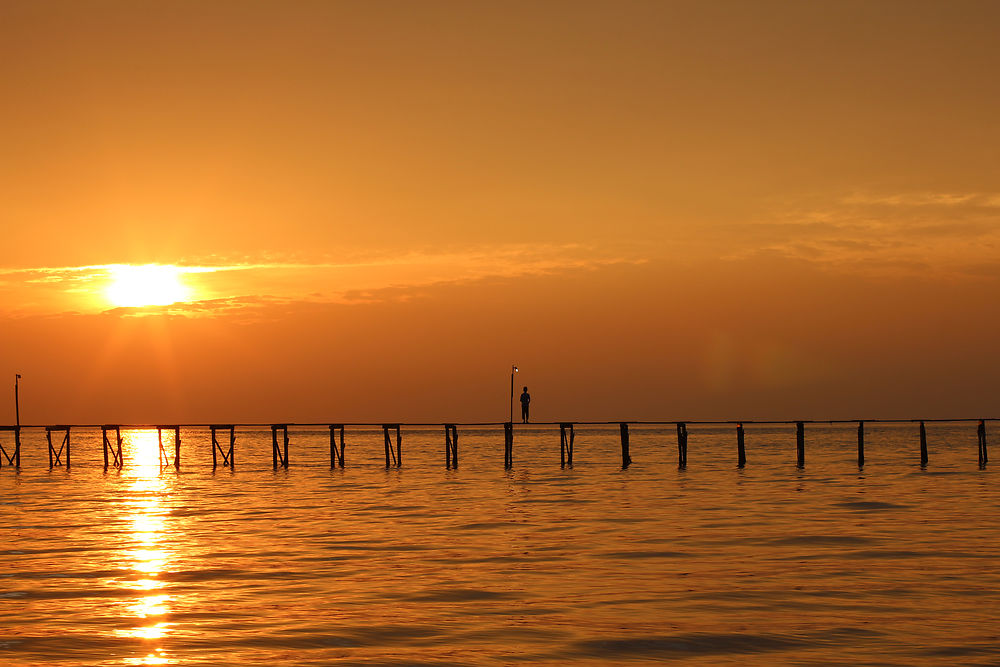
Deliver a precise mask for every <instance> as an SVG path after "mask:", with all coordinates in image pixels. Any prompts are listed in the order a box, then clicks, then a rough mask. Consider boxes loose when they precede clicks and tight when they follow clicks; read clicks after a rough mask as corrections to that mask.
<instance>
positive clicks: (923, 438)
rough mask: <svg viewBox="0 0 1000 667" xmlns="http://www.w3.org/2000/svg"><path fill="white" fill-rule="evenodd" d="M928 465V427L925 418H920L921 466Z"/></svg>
mask: <svg viewBox="0 0 1000 667" xmlns="http://www.w3.org/2000/svg"><path fill="white" fill-rule="evenodd" d="M926 466H927V428H926V427H925V426H924V420H922V419H921V420H920V467H922V468H923V467H926Z"/></svg>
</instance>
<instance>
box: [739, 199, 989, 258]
mask: <svg viewBox="0 0 1000 667" xmlns="http://www.w3.org/2000/svg"><path fill="white" fill-rule="evenodd" d="M726 231H727V233H729V234H730V235H732V236H733V237H736V238H738V239H739V241H738V242H737V243H734V244H732V245H733V246H734V247H736V248H737V250H735V251H733V252H731V253H729V254H728V255H727V258H729V259H741V258H746V257H759V256H761V255H762V254H764V253H767V254H771V255H775V256H784V257H789V258H798V259H803V260H807V261H810V262H812V263H814V264H818V265H821V266H825V267H827V268H829V269H831V270H845V271H852V272H858V271H860V272H867V273H896V274H898V273H915V272H920V273H924V274H926V273H928V272H929V273H931V274H935V275H953V276H958V275H964V276H967V277H971V276H980V277H982V276H986V275H990V274H989V273H988V272H984V271H983V270H982V268H981V267H982V266H989V265H991V264H994V263H997V262H1000V195H998V194H995V193H955V192H943V193H937V192H915V193H912V192H911V193H888V194H851V195H847V196H844V197H840V198H836V199H832V200H812V201H798V202H793V203H784V204H782V205H777V206H775V207H773V208H772V210H771V211H770V212H769V215H768V216H767V217H766V218H764V219H761V220H758V221H755V222H751V223H746V224H743V225H731V226H729V227H728V228H727V229H726Z"/></svg>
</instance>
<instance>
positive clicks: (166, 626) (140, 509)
mask: <svg viewBox="0 0 1000 667" xmlns="http://www.w3.org/2000/svg"><path fill="white" fill-rule="evenodd" d="M122 435H123V442H122V446H123V451H124V454H125V461H126V467H125V468H124V469H123V471H122V473H123V475H124V476H125V477H126V478H127V479H129V486H128V488H127V492H126V494H125V496H124V497H123V498H122V499H121V504H122V507H123V509H124V511H125V513H126V520H127V521H128V523H129V534H128V541H127V542H126V544H125V546H124V548H123V550H122V554H121V561H122V562H123V563H126V564H127V566H128V567H129V569H130V570H131V571H132V575H131V576H129V577H127V579H126V580H124V581H119V582H117V584H118V585H119V586H124V587H125V588H128V589H131V590H133V591H135V594H136V597H135V598H133V600H132V601H131V603H130V604H129V606H128V612H129V623H130V625H129V627H124V628H120V629H118V630H117V631H116V634H117V635H118V636H120V637H131V638H134V639H138V640H142V641H143V642H144V643H145V642H148V644H147V645H146V647H145V648H144V650H145V651H148V653H147V655H144V656H139V657H136V656H132V657H128V658H126V659H125V661H124V662H125V664H134V665H152V664H167V663H171V662H175V661H173V660H171V659H170V658H169V657H167V656H166V655H165V649H164V648H163V647H162V646H161V643H162V640H164V639H166V638H167V637H168V636H169V633H170V629H171V623H170V622H169V621H168V620H165V618H166V617H168V616H169V614H170V611H171V604H170V603H171V601H172V596H170V595H169V594H167V593H165V592H164V591H163V588H164V586H165V583H164V582H163V581H161V580H160V579H159V575H160V574H161V573H163V572H164V571H165V570H167V568H168V567H169V564H170V561H171V560H172V559H173V558H174V555H175V554H174V552H173V550H172V549H171V548H170V544H169V541H168V540H167V532H168V526H167V517H168V515H169V507H168V505H167V504H166V502H165V501H166V499H167V498H168V496H169V491H170V489H169V487H168V480H167V479H165V478H164V477H162V476H161V474H160V473H161V465H160V440H159V436H158V434H157V432H156V431H155V430H130V431H126V432H124V433H123V434H122ZM170 444H171V447H172V443H170ZM164 445H166V443H164Z"/></svg>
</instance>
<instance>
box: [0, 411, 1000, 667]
mask: <svg viewBox="0 0 1000 667" xmlns="http://www.w3.org/2000/svg"><path fill="white" fill-rule="evenodd" d="M927 428H928V430H927V440H928V463H927V465H926V466H921V462H920V450H919V435H918V430H917V426H916V425H915V424H894V425H890V424H870V425H869V426H868V428H867V438H866V464H865V465H864V467H863V468H861V469H859V467H858V463H857V449H856V448H857V436H856V429H855V427H854V426H852V425H839V426H838V425H831V426H827V425H813V424H808V425H806V432H805V443H806V459H805V465H804V467H802V468H799V467H797V465H796V439H795V427H794V425H787V426H786V425H780V426H763V425H755V424H748V425H747V426H746V458H747V462H746V465H745V466H744V467H743V468H739V467H738V466H737V445H736V434H735V430H734V427H733V426H709V425H704V426H698V425H692V426H690V427H689V440H688V460H687V465H686V467H683V468H681V467H679V466H678V453H677V437H676V431H675V429H674V427H673V426H672V425H670V426H662V427H655V426H651V427H638V426H634V427H633V428H632V430H631V438H630V440H631V457H632V461H633V462H632V464H631V465H630V466H628V467H627V468H623V467H622V461H621V448H620V440H619V431H618V427H617V425H610V426H586V427H585V426H577V427H576V429H575V443H574V458H573V465H572V466H569V465H567V466H562V465H561V464H560V434H559V428H558V426H553V425H528V426H522V425H517V426H516V428H515V436H514V438H515V441H514V454H513V468H512V469H510V470H507V469H505V468H504V459H503V455H504V451H503V448H504V439H503V429H502V427H493V426H490V427H462V426H460V427H459V428H458V434H459V465H458V467H457V468H453V469H448V468H446V466H445V438H444V430H443V429H442V428H439V427H438V428H430V427H427V428H423V427H421V428H416V427H414V428H407V427H403V429H402V453H403V457H402V465H401V466H399V467H390V468H388V469H387V468H386V466H385V458H384V442H383V433H382V431H381V429H366V428H362V427H354V428H352V427H348V428H347V429H346V431H345V454H346V464H345V466H344V467H343V468H340V467H336V468H332V469H331V466H330V459H329V456H330V452H329V432H328V431H327V429H325V428H308V427H291V428H290V429H289V460H288V463H289V465H288V468H287V469H286V468H284V467H279V468H278V469H274V467H273V459H272V447H271V432H270V430H269V429H267V428H257V429H254V428H237V431H236V443H235V448H234V451H235V461H234V463H235V465H234V467H233V468H232V469H230V468H228V467H223V466H221V465H220V466H218V467H216V468H213V467H212V457H211V451H212V450H211V440H210V437H209V434H208V431H207V429H199V428H191V429H183V430H182V432H181V441H182V461H181V466H180V468H179V469H175V468H174V467H173V466H172V465H167V466H162V465H161V464H160V461H159V460H158V455H159V442H158V439H157V432H156V431H155V430H152V431H150V430H126V431H124V432H123V438H124V443H123V450H124V463H123V466H122V468H121V469H117V468H115V467H111V468H110V469H108V470H105V468H104V463H103V454H102V446H101V443H102V441H101V432H100V430H99V429H97V430H94V429H74V430H73V431H72V436H71V438H72V439H71V446H72V465H71V467H70V468H69V469H68V470H67V469H66V468H65V467H62V466H57V467H54V468H52V469H50V468H49V462H48V454H47V449H46V444H45V433H44V431H43V430H40V429H27V430H25V432H24V435H23V443H22V461H21V468H20V470H19V471H17V470H15V469H13V468H12V467H11V466H9V465H7V462H6V460H4V461H3V463H4V466H3V467H2V468H0V664H2V665H5V666H8V667H11V666H20V665H67V666H74V667H75V666H81V665H88V666H89V665H147V664H150V665H157V664H160V665H256V664H270V665H276V664H280V665H328V664H343V665H518V664H526V665H565V664H590V665H617V664H631V663H643V662H646V663H679V664H691V665H851V666H852V667H858V666H860V665H873V666H874V665H880V666H881V665H982V666H985V665H1000V478H998V477H997V472H996V471H995V470H994V469H993V468H991V467H990V465H987V466H986V467H981V466H980V465H979V462H978V457H977V444H978V443H977V438H976V425H975V423H960V424H939V423H931V424H928V427H927ZM989 428H990V429H991V432H990V433H989V434H988V442H989V444H992V443H993V442H994V437H995V436H994V433H993V429H994V428H995V422H991V423H990V424H989ZM227 435H228V434H227ZM53 436H54V441H55V444H56V445H57V447H58V445H59V444H60V442H61V434H59V433H54V434H53ZM163 437H164V440H165V449H167V450H168V451H170V450H171V449H172V434H171V433H170V432H165V433H164V435H163ZM11 438H12V436H11V434H10V433H0V443H2V444H3V445H4V447H5V448H6V449H7V450H8V451H10V450H11V445H12V440H11ZM224 442H225V444H226V445H227V446H228V439H226V440H225V441H224ZM995 455H996V456H997V457H998V458H997V461H998V464H1000V450H997V451H996V454H995Z"/></svg>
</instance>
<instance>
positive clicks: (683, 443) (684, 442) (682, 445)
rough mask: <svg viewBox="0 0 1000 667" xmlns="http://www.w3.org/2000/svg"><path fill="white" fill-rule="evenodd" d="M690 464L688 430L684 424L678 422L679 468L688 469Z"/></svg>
mask: <svg viewBox="0 0 1000 667" xmlns="http://www.w3.org/2000/svg"><path fill="white" fill-rule="evenodd" d="M687 463H688V428H687V424H685V423H684V422H677V467H679V468H686V467H687Z"/></svg>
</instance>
